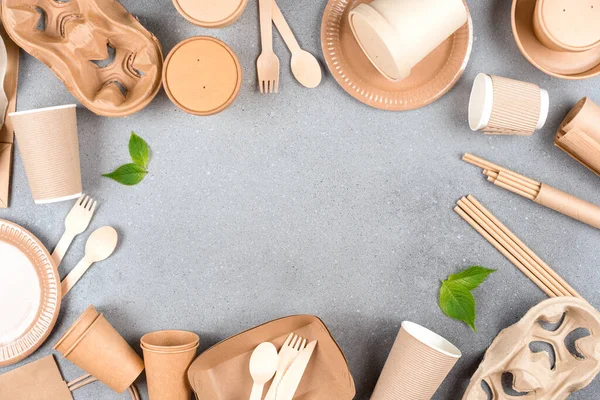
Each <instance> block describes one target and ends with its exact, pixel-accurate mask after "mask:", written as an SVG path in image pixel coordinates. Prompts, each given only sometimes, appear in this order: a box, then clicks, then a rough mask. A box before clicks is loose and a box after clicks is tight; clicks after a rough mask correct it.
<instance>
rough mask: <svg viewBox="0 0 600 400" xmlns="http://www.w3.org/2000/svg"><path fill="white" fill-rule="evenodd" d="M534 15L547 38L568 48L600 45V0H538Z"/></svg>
mask: <svg viewBox="0 0 600 400" xmlns="http://www.w3.org/2000/svg"><path fill="white" fill-rule="evenodd" d="M538 2H539V4H538V8H537V18H539V20H540V21H541V22H542V24H541V28H542V29H543V30H544V33H545V34H546V35H547V36H548V38H549V39H550V40H551V41H552V42H554V43H555V44H556V45H557V46H559V47H561V48H563V49H565V50H570V51H585V50H589V49H591V48H593V47H596V46H598V45H600V23H598V21H599V20H600V0H589V1H564V0H538Z"/></svg>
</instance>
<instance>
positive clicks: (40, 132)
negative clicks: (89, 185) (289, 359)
mask: <svg viewBox="0 0 600 400" xmlns="http://www.w3.org/2000/svg"><path fill="white" fill-rule="evenodd" d="M12 121H13V124H14V127H15V133H16V135H17V140H18V142H19V151H20V153H21V157H22V158H23V164H24V166H25V172H26V174H27V180H28V181H29V186H30V188H31V193H32V195H33V198H34V200H35V201H37V202H40V201H51V200H52V199H58V198H65V197H68V196H74V195H77V194H79V193H81V190H82V189H81V167H80V162H79V139H78V137H77V117H76V108H75V106H73V107H61V108H56V109H48V110H39V111H37V112H32V113H26V114H21V113H17V115H14V114H13V116H12Z"/></svg>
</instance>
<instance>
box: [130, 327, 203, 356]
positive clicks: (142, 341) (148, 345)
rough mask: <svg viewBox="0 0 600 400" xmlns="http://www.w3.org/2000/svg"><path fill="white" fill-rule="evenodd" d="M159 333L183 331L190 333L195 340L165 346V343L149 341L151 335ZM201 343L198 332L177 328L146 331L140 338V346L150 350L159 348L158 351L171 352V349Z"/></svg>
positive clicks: (188, 347)
mask: <svg viewBox="0 0 600 400" xmlns="http://www.w3.org/2000/svg"><path fill="white" fill-rule="evenodd" d="M158 333H178V334H181V333H183V334H186V335H189V337H190V338H193V340H192V341H189V342H188V343H184V344H177V345H172V346H164V345H157V344H152V343H147V341H148V338H149V337H151V336H152V335H155V334H158ZM199 343H200V336H198V334H196V333H194V332H190V331H185V330H177V329H166V330H161V331H154V332H149V333H146V334H145V335H144V336H142V338H141V339H140V346H142V347H145V348H146V349H148V350H150V351H152V350H158V351H165V352H169V351H171V350H172V351H177V350H188V349H190V348H192V347H194V346H198V345H199Z"/></svg>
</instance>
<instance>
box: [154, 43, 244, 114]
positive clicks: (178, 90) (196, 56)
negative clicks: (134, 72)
mask: <svg viewBox="0 0 600 400" xmlns="http://www.w3.org/2000/svg"><path fill="white" fill-rule="evenodd" d="M163 83H164V87H165V91H166V92H167V95H168V96H169V98H170V99H171V101H172V102H173V103H174V104H175V105H176V106H177V107H179V108H181V109H182V110H184V111H185V112H187V113H189V114H193V115H200V116H207V115H213V114H217V113H219V112H221V111H223V110H225V109H226V108H227V107H229V106H230V105H231V104H232V103H233V102H234V101H235V99H236V98H237V96H238V94H239V92H240V88H241V85H242V67H241V64H240V61H239V60H238V58H237V56H236V55H235V53H234V52H233V50H231V48H230V47H229V46H227V45H226V44H225V43H223V42H222V41H220V40H218V39H215V38H212V37H208V36H196V37H191V38H189V39H186V40H184V41H183V42H180V43H179V44H177V45H176V46H175V47H174V48H173V50H171V52H170V53H169V55H168V56H167V59H166V61H165V68H164V71H163Z"/></svg>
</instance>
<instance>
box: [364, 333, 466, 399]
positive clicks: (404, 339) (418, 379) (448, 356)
mask: <svg viewBox="0 0 600 400" xmlns="http://www.w3.org/2000/svg"><path fill="white" fill-rule="evenodd" d="M460 357H461V352H460V350H459V349H458V348H456V347H455V346H454V345H453V344H452V343H450V342H449V341H447V340H446V339H444V338H443V337H441V336H440V335H438V334H436V333H434V332H432V331H430V330H428V329H426V328H423V327H422V326H420V325H417V324H415V323H412V322H406V321H405V322H403V323H402V327H401V328H400V332H399V333H398V336H397V337H396V341H395V342H394V346H393V347H392V350H391V352H390V354H389V356H388V359H387V361H386V363H385V366H384V367H383V371H382V372H381V376H380V377H379V380H378V381H377V386H375V391H374V392H373V395H372V396H371V400H430V399H431V397H432V396H433V395H434V393H435V392H436V391H437V389H438V388H439V387H440V385H441V384H442V382H443V381H444V379H445V378H446V376H447V375H448V373H449V372H450V370H451V369H452V368H453V367H454V365H455V364H456V362H457V361H458V359H459V358H460Z"/></svg>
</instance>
